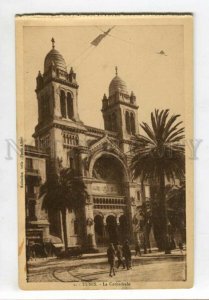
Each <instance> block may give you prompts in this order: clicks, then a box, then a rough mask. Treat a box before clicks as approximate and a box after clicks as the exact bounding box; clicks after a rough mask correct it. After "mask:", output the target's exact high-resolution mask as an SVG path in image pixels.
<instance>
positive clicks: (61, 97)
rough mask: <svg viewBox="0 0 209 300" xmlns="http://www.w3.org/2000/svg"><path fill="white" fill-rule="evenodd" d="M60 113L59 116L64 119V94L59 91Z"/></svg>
mask: <svg viewBox="0 0 209 300" xmlns="http://www.w3.org/2000/svg"><path fill="white" fill-rule="evenodd" d="M60 111H61V116H62V117H63V118H66V103H65V92H64V91H61V93H60Z"/></svg>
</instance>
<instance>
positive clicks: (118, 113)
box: [102, 67, 138, 139]
mask: <svg viewBox="0 0 209 300" xmlns="http://www.w3.org/2000/svg"><path fill="white" fill-rule="evenodd" d="M102 114H103V119H104V128H105V130H108V131H114V132H118V133H119V135H120V137H121V138H122V139H130V138H131V137H132V136H133V135H135V134H138V106H137V105H136V96H135V95H134V93H133V92H131V94H129V93H128V91H127V87H126V83H125V82H124V81H123V80H122V79H121V78H120V77H119V76H118V68H117V67H115V77H114V78H113V79H112V81H111V82H110V85H109V97H107V96H106V94H104V97H103V99H102Z"/></svg>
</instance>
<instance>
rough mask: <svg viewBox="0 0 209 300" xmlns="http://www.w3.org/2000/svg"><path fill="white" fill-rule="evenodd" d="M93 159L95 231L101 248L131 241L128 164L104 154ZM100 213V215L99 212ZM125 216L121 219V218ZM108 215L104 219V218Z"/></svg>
mask: <svg viewBox="0 0 209 300" xmlns="http://www.w3.org/2000/svg"><path fill="white" fill-rule="evenodd" d="M96 157H97V158H96V159H95V157H94V158H93V160H94V163H92V164H91V167H90V174H91V176H92V185H91V191H92V196H93V205H94V207H93V209H94V216H95V218H94V230H95V237H96V244H97V246H98V247H102V246H107V243H109V242H111V243H117V242H119V241H123V240H124V237H126V238H127V230H128V229H127V228H126V227H127V222H126V217H125V215H127V214H128V210H127V197H128V195H127V188H126V182H127V180H128V172H127V168H126V165H125V163H124V162H123V161H122V160H121V158H119V157H117V156H115V154H112V153H107V152H105V153H104V152H103V153H102V155H99V154H97V156H96ZM98 212H99V213H98ZM122 215H124V216H123V217H121V218H120V220H119V218H118V216H122ZM103 216H104V217H103Z"/></svg>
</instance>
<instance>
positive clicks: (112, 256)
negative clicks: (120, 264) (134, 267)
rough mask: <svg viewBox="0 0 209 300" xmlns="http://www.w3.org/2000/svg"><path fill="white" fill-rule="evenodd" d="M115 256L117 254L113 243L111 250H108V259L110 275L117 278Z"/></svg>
mask: <svg viewBox="0 0 209 300" xmlns="http://www.w3.org/2000/svg"><path fill="white" fill-rule="evenodd" d="M115 254H116V253H115V248H114V246H113V244H112V243H111V244H110V246H109V248H108V249H107V258H108V263H109V265H110V274H109V276H110V277H112V276H115ZM112 274H113V275H112Z"/></svg>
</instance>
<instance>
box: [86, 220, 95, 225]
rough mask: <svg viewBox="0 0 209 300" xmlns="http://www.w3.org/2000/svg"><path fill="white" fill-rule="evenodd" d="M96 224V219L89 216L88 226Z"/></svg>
mask: <svg viewBox="0 0 209 300" xmlns="http://www.w3.org/2000/svg"><path fill="white" fill-rule="evenodd" d="M93 224H94V220H93V219H92V218H88V219H87V220H86V225H87V226H92V225H93Z"/></svg>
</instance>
